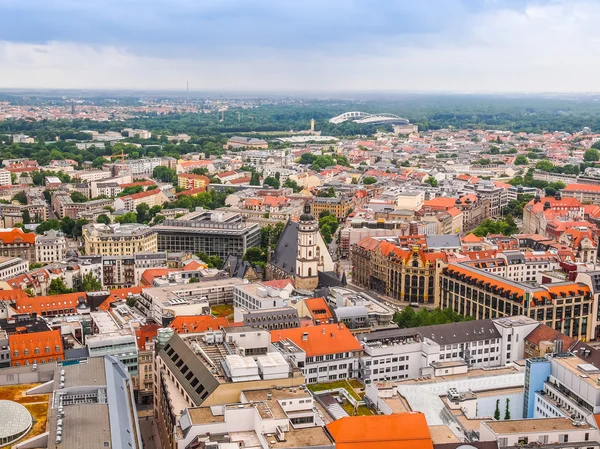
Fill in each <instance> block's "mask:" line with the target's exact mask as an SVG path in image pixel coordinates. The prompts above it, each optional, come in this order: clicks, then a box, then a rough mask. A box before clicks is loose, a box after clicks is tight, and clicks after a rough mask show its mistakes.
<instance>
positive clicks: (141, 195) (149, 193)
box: [123, 189, 162, 200]
mask: <svg viewBox="0 0 600 449" xmlns="http://www.w3.org/2000/svg"><path fill="white" fill-rule="evenodd" d="M161 192H162V190H160V189H152V190H148V191H147V192H140V193H132V194H131V195H126V196H124V197H123V198H131V199H132V200H137V199H139V198H147V197H149V196H154V195H157V194H159V193H161Z"/></svg>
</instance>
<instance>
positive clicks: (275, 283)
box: [261, 279, 294, 289]
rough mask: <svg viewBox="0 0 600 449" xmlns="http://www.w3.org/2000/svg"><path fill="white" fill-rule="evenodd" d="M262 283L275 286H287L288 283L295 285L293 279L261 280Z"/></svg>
mask: <svg viewBox="0 0 600 449" xmlns="http://www.w3.org/2000/svg"><path fill="white" fill-rule="evenodd" d="M261 284H262V285H264V286H265V287H273V288H279V289H282V288H285V287H287V286H288V285H291V286H292V287H293V286H294V281H293V280H291V279H276V280H274V281H264V282H261Z"/></svg>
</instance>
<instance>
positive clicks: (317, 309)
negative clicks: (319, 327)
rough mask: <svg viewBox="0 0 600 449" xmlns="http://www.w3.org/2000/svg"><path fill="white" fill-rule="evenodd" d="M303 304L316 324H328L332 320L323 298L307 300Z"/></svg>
mask: <svg viewBox="0 0 600 449" xmlns="http://www.w3.org/2000/svg"><path fill="white" fill-rule="evenodd" d="M304 304H305V305H306V308H307V309H308V310H309V312H310V314H311V315H312V317H313V320H315V322H316V323H317V324H324V323H328V322H330V321H329V320H332V319H333V314H332V313H331V310H330V309H329V306H328V305H327V302H326V301H325V299H324V298H308V299H305V300H304Z"/></svg>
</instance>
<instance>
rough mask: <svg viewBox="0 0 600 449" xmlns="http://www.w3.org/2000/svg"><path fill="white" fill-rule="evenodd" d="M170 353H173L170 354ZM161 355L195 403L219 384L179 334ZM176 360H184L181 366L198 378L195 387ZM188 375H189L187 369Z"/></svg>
mask: <svg viewBox="0 0 600 449" xmlns="http://www.w3.org/2000/svg"><path fill="white" fill-rule="evenodd" d="M250 329H251V328H250ZM251 330H253V329H251ZM169 353H171V354H172V355H171V356H169ZM159 356H160V357H161V359H162V360H163V361H164V362H165V364H166V365H167V366H168V368H169V370H170V371H171V372H172V373H173V375H174V376H175V377H176V378H177V380H178V381H179V382H180V383H181V385H182V386H183V388H184V390H185V391H186V393H187V394H188V396H189V397H190V399H191V400H192V402H193V403H194V404H195V405H200V404H202V402H203V401H204V399H206V397H208V396H209V395H210V394H212V393H213V391H215V390H216V389H217V387H218V386H219V380H218V379H217V378H216V377H215V376H214V375H213V374H212V373H211V372H210V370H209V369H208V368H207V367H206V366H205V365H204V363H202V361H200V359H199V358H198V356H197V355H196V354H194V352H193V351H192V349H191V348H190V347H189V346H188V345H187V344H185V342H184V341H183V340H182V339H181V337H180V336H179V335H177V334H175V335H173V336H172V337H171V339H170V340H169V342H168V343H167V344H166V346H165V347H164V348H163V349H161V351H160V352H159ZM174 360H178V361H179V360H182V361H183V364H180V365H181V367H184V366H185V367H187V368H188V369H189V371H190V372H192V375H193V377H192V378H191V379H194V378H195V379H196V380H198V382H197V383H196V388H195V389H194V387H192V385H191V381H190V380H188V379H186V378H185V375H184V374H183V373H182V372H181V369H180V368H179V367H178V366H177V365H176V364H175V362H174ZM186 375H188V372H187V371H186ZM201 393H202V394H201Z"/></svg>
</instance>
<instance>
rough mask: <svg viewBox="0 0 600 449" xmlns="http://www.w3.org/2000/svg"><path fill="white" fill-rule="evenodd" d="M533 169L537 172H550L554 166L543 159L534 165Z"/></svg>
mask: <svg viewBox="0 0 600 449" xmlns="http://www.w3.org/2000/svg"><path fill="white" fill-rule="evenodd" d="M535 168H536V169H538V170H543V171H547V172H552V170H553V169H554V164H553V163H552V162H550V161H549V160H546V159H544V160H541V161H539V162H538V163H537V164H535Z"/></svg>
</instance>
